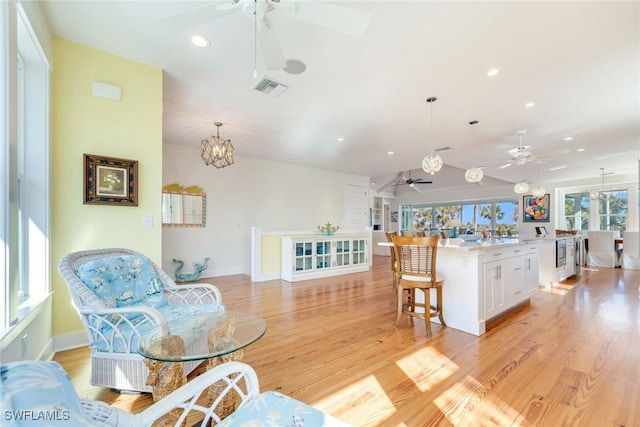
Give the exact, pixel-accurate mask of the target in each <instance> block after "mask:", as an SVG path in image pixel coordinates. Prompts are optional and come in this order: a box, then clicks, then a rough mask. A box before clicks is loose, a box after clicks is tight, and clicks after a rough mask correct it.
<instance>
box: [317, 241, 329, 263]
mask: <svg viewBox="0 0 640 427" xmlns="http://www.w3.org/2000/svg"><path fill="white" fill-rule="evenodd" d="M315 244H316V247H315V249H316V262H315V265H316V269H318V270H324V269H325V268H331V242H330V241H328V240H320V241H317V242H315Z"/></svg>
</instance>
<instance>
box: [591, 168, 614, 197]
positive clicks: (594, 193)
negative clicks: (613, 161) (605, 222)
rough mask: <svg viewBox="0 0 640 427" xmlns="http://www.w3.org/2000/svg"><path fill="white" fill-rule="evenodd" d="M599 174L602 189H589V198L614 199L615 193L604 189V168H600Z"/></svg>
mask: <svg viewBox="0 0 640 427" xmlns="http://www.w3.org/2000/svg"><path fill="white" fill-rule="evenodd" d="M600 175H601V176H602V190H600V191H598V190H591V191H590V192H589V198H590V199H591V200H598V199H600V200H611V199H615V198H616V195H615V194H614V193H612V192H610V191H604V175H605V173H604V168H600Z"/></svg>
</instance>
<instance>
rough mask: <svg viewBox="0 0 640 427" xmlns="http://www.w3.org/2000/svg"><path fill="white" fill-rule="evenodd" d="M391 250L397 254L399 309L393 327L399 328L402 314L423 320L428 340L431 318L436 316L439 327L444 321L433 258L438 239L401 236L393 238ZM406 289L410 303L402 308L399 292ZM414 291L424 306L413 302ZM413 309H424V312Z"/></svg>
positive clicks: (434, 257) (414, 299)
mask: <svg viewBox="0 0 640 427" xmlns="http://www.w3.org/2000/svg"><path fill="white" fill-rule="evenodd" d="M392 240H393V250H394V251H395V254H396V262H397V267H396V272H395V274H396V280H395V282H396V296H397V297H398V309H397V312H396V321H395V323H394V326H397V325H398V322H400V318H401V317H402V314H403V313H404V314H407V315H408V316H409V317H418V318H420V319H424V323H425V328H426V331H427V337H431V336H432V334H431V318H432V317H438V319H440V324H441V325H442V326H447V325H446V324H445V322H444V315H443V311H442V284H443V279H442V278H441V277H439V276H438V275H437V274H436V255H437V252H438V236H431V237H400V236H392ZM405 289H408V290H409V300H408V302H407V304H406V305H403V301H402V297H401V296H402V293H403V291H404V290H405ZM416 289H418V290H421V291H422V292H423V293H424V303H416ZM431 289H435V290H436V304H435V306H432V305H431ZM416 308H423V309H424V313H422V312H417V311H416Z"/></svg>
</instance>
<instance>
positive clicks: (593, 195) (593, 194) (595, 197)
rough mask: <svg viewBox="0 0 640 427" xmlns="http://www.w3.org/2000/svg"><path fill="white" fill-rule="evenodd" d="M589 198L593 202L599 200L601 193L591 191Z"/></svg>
mask: <svg viewBox="0 0 640 427" xmlns="http://www.w3.org/2000/svg"><path fill="white" fill-rule="evenodd" d="M589 198H590V199H591V200H598V199H599V198H600V192H599V191H598V190H591V191H590V192H589Z"/></svg>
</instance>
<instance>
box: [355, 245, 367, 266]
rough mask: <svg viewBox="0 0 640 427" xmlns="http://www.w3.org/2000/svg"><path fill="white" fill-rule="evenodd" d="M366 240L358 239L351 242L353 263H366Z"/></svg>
mask: <svg viewBox="0 0 640 427" xmlns="http://www.w3.org/2000/svg"><path fill="white" fill-rule="evenodd" d="M366 242H367V241H366V240H364V239H358V240H353V241H352V242H351V248H352V249H351V261H352V262H353V265H358V264H366V262H367V250H366Z"/></svg>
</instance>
